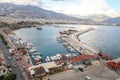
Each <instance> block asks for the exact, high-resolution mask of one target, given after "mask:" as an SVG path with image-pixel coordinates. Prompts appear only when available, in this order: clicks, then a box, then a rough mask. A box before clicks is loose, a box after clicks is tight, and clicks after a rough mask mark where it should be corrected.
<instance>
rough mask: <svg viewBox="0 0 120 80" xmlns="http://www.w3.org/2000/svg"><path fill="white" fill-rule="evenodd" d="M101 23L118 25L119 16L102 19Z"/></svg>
mask: <svg viewBox="0 0 120 80" xmlns="http://www.w3.org/2000/svg"><path fill="white" fill-rule="evenodd" d="M103 23H107V24H118V25H120V17H115V18H109V19H107V20H105V21H103Z"/></svg>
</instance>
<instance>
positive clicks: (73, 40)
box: [65, 28, 99, 55]
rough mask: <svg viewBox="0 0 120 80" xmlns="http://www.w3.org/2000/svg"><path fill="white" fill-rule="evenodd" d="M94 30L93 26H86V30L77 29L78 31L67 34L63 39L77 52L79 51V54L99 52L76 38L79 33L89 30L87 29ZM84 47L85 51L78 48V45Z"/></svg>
mask: <svg viewBox="0 0 120 80" xmlns="http://www.w3.org/2000/svg"><path fill="white" fill-rule="evenodd" d="M92 30H94V28H88V29H86V30H81V31H78V32H75V33H73V34H70V35H68V38H67V39H66V40H65V41H66V42H67V43H68V44H69V45H70V46H72V47H73V48H74V49H75V50H76V51H77V52H79V53H80V54H82V55H86V54H91V55H92V54H97V53H99V51H98V50H96V49H94V48H92V47H90V46H88V45H87V44H86V43H84V42H81V41H80V40H79V39H78V36H79V35H82V34H84V33H86V32H89V31H92ZM81 46H82V47H84V48H85V49H86V52H82V51H81V50H80V47H81Z"/></svg>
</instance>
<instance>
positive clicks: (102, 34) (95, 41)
mask: <svg viewBox="0 0 120 80" xmlns="http://www.w3.org/2000/svg"><path fill="white" fill-rule="evenodd" d="M40 27H42V30H37V29H36V28H35V27H32V28H21V29H18V30H15V31H14V32H15V33H16V35H17V36H19V37H21V38H22V40H24V41H27V42H30V43H32V44H33V45H34V47H36V49H37V51H38V52H40V53H41V54H42V55H43V56H44V57H46V56H51V55H55V54H58V53H60V54H67V53H69V52H68V51H67V50H66V48H65V47H64V46H63V45H62V44H61V43H59V42H58V41H57V40H56V38H57V36H59V31H61V30H66V29H76V30H82V29H86V28H89V27H93V28H95V30H93V31H90V32H87V33H85V34H82V35H80V36H79V39H80V40H81V41H82V42H85V43H86V44H88V45H90V46H91V47H93V48H96V49H98V50H100V51H102V52H106V53H108V54H109V55H110V56H111V57H112V58H117V57H120V51H119V50H120V42H119V41H120V26H100V25H67V24H66V25H63V24H61V25H40Z"/></svg>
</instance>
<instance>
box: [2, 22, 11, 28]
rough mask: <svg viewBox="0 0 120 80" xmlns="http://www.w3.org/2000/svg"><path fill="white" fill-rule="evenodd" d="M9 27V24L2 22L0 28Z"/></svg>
mask: <svg viewBox="0 0 120 80" xmlns="http://www.w3.org/2000/svg"><path fill="white" fill-rule="evenodd" d="M8 26H9V24H8V23H4V22H0V28H1V27H8Z"/></svg>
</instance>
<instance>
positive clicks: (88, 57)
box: [71, 55, 98, 62]
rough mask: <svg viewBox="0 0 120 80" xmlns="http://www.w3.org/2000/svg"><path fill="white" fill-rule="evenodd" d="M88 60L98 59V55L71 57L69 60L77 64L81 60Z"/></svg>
mask: <svg viewBox="0 0 120 80" xmlns="http://www.w3.org/2000/svg"><path fill="white" fill-rule="evenodd" d="M90 58H94V59H96V58H98V55H80V56H77V57H73V58H72V59H71V62H79V61H81V60H84V59H90Z"/></svg>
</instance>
